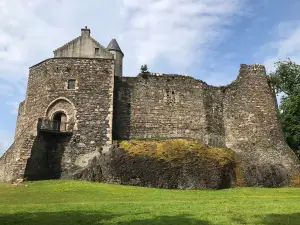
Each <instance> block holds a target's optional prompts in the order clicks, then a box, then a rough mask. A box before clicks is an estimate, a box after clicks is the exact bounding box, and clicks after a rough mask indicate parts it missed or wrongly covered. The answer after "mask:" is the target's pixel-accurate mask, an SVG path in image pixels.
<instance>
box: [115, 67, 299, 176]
mask: <svg viewBox="0 0 300 225" xmlns="http://www.w3.org/2000/svg"><path fill="white" fill-rule="evenodd" d="M116 84H117V86H116V92H117V93H116V94H115V115H116V116H115V118H116V119H115V123H116V124H117V126H115V133H114V135H115V138H116V139H139V138H142V139H143V138H180V137H183V138H191V139H197V140H200V141H201V142H203V143H206V144H209V145H211V146H216V147H229V148H231V149H233V150H234V151H236V152H237V153H239V155H240V157H241V158H242V159H243V162H246V161H247V162H248V163H245V165H246V164H251V163H255V164H261V165H264V164H276V165H277V164H278V165H283V166H284V167H285V168H286V169H287V170H289V171H293V172H295V171H297V169H295V166H296V165H298V160H297V158H296V156H295V154H294V153H293V152H292V150H291V149H290V148H289V147H288V146H287V144H286V143H285V141H284V136H283V133H282V130H281V127H280V124H279V121H278V118H277V115H276V102H275V96H274V92H273V90H272V88H271V86H270V83H269V80H268V78H267V76H266V71H265V68H264V66H262V65H253V66H247V65H241V70H240V74H239V76H238V78H237V80H236V81H234V82H233V83H232V84H230V85H228V86H223V87H213V86H210V85H207V84H206V83H205V82H203V81H200V80H196V79H193V78H191V77H187V76H179V75H166V74H156V75H152V74H147V73H144V74H139V75H138V76H137V77H127V78H126V77H124V78H123V79H122V80H118V81H117V82H116ZM250 162H251V163H250ZM245 170H247V168H246V169H245Z"/></svg>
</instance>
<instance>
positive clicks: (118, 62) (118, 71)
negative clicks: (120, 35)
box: [107, 39, 124, 77]
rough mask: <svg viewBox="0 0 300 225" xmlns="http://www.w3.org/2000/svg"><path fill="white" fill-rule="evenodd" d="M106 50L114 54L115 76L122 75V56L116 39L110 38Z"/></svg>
mask: <svg viewBox="0 0 300 225" xmlns="http://www.w3.org/2000/svg"><path fill="white" fill-rule="evenodd" d="M107 50H108V51H109V52H110V53H111V54H113V55H114V59H115V76H117V77H122V75H123V57H124V53H123V52H122V50H121V48H120V46H119V44H118V42H117V40H116V39H112V40H111V41H110V43H109V44H108V46H107Z"/></svg>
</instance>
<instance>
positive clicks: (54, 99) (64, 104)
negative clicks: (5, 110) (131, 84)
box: [1, 58, 114, 181]
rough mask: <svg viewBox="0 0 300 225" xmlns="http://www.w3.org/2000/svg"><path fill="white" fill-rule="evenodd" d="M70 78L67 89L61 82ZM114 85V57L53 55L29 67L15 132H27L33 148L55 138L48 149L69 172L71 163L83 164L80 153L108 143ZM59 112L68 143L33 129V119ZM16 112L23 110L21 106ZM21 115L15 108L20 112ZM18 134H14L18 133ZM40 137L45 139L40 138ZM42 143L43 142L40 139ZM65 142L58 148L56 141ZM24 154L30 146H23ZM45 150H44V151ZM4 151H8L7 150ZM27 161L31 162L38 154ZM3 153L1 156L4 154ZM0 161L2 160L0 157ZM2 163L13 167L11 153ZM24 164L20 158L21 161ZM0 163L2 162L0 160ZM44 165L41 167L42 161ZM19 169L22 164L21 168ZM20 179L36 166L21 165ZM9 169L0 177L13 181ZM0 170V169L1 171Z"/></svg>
mask: <svg viewBox="0 0 300 225" xmlns="http://www.w3.org/2000/svg"><path fill="white" fill-rule="evenodd" d="M70 78H75V79H76V80H77V82H78V88H77V89H75V90H67V81H68V79H70ZM113 87H114V61H113V60H112V59H92V58H54V59H49V60H46V61H44V62H42V63H40V64H38V65H36V66H33V67H31V69H30V73H29V81H28V88H27V96H26V102H25V105H24V112H23V113H24V115H23V117H24V118H22V123H20V122H18V123H17V125H18V126H17V128H16V130H18V131H19V130H24V128H26V134H30V135H32V136H33V139H36V140H39V141H35V146H34V148H35V149H44V148H43V145H45V144H46V143H49V142H52V143H53V142H54V143H55V142H57V143H58V145H57V146H54V147H52V149H53V148H54V150H55V151H60V152H61V153H60V154H61V159H59V160H60V161H61V171H62V175H61V176H62V177H63V176H64V173H69V172H70V171H72V168H74V167H76V166H77V167H80V166H82V165H84V164H85V163H86V162H85V157H86V155H91V154H97V153H98V150H99V148H101V147H105V146H107V145H110V144H111V142H112V119H113V118H112V117H113V116H112V111H113V108H112V102H113ZM61 110H63V111H64V112H65V113H66V115H67V117H68V122H69V124H70V126H72V130H73V133H72V135H71V137H69V140H70V141H69V142H65V139H66V137H64V136H58V135H56V136H57V137H59V138H56V139H55V138H54V139H53V136H52V137H49V135H48V136H47V135H42V134H39V135H38V133H37V129H36V125H37V118H45V117H46V118H49V119H51V116H52V115H53V113H54V112H56V111H61ZM20 111H23V106H22V108H21V110H20ZM20 113H21V112H20ZM18 133H19V132H18ZM45 138H46V140H45ZM25 141H26V140H24V138H20V139H19V140H16V142H17V143H16V144H15V146H13V149H11V150H10V151H11V152H13V153H11V154H18V152H20V151H21V149H20V148H19V147H18V145H20V144H21V145H22V142H25ZM43 142H46V143H43ZM61 142H62V143H65V144H62V145H60V146H59V143H61ZM26 150H27V153H26V154H27V156H30V152H31V150H32V149H31V148H29V147H28V148H27V149H26ZM45 152H46V150H45ZM8 155H9V154H8ZM37 156H38V158H37V159H36V160H35V159H31V161H37V160H38V159H41V158H43V156H41V155H37ZM7 157H8V156H6V155H4V158H7ZM1 160H5V159H1ZM7 161H9V162H8V163H9V164H8V163H5V164H6V165H7V167H14V164H15V162H14V157H13V156H12V157H11V159H9V160H7ZM25 162H26V161H25ZM1 165H2V164H1ZM45 166H47V165H45ZM24 169H25V168H22V170H24ZM26 172H27V174H25V178H26V177H29V179H30V177H31V176H32V177H35V178H37V179H38V175H37V174H36V173H39V171H37V169H36V168H32V169H27V170H26ZM11 173H12V172H10V173H7V172H5V173H4V174H6V175H4V177H3V178H2V180H8V181H9V180H11V179H15V178H13V177H12V176H13V175H11ZM1 174H2V173H1Z"/></svg>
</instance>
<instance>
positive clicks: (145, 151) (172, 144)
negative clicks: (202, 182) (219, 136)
mask: <svg viewBox="0 0 300 225" xmlns="http://www.w3.org/2000/svg"><path fill="white" fill-rule="evenodd" d="M120 148H123V149H124V150H126V151H127V152H128V153H129V154H130V155H135V156H137V155H142V156H149V157H154V158H156V159H162V160H166V161H173V160H176V161H181V162H184V161H189V160H190V157H189V156H192V157H197V158H198V159H201V160H214V161H216V162H218V163H219V164H220V165H221V166H224V165H227V164H228V163H231V162H234V159H235V153H234V151H232V150H231V149H228V148H212V147H209V146H208V145H204V144H202V143H200V142H198V141H195V140H187V139H168V140H144V141H143V140H132V141H122V142H120Z"/></svg>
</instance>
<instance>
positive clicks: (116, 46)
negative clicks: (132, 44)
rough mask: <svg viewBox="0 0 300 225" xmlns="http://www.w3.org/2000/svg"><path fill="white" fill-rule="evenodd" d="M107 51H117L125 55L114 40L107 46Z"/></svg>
mask: <svg viewBox="0 0 300 225" xmlns="http://www.w3.org/2000/svg"><path fill="white" fill-rule="evenodd" d="M107 50H115V51H118V52H121V53H122V54H123V55H124V53H123V52H122V50H121V48H120V46H119V44H118V42H117V40H116V39H112V40H111V41H110V43H109V44H108V46H107Z"/></svg>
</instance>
